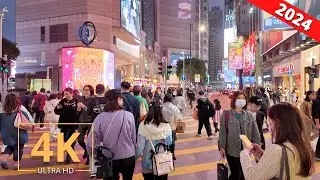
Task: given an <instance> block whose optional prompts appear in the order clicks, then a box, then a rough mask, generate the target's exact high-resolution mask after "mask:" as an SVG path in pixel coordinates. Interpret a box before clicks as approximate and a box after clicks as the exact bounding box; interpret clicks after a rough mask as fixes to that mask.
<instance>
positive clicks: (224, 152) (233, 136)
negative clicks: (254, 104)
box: [218, 91, 260, 180]
mask: <svg viewBox="0 0 320 180" xmlns="http://www.w3.org/2000/svg"><path fill="white" fill-rule="evenodd" d="M246 99H247V98H246V96H245V94H244V93H241V92H239V91H237V92H235V93H234V94H233V95H232V98H231V109H230V110H226V111H224V112H223V113H222V115H221V118H220V133H219V143H218V145H219V149H220V155H221V159H225V158H226V159H227V161H228V164H229V167H230V171H231V175H230V178H229V179H231V180H244V175H243V172H242V168H241V164H240V151H241V150H242V149H243V146H242V142H241V140H240V137H239V135H246V136H247V137H248V139H249V140H250V141H251V142H253V143H256V144H260V134H259V130H258V127H257V123H256V122H255V118H254V115H253V114H252V113H251V112H249V111H247V110H246V109H247V101H246Z"/></svg>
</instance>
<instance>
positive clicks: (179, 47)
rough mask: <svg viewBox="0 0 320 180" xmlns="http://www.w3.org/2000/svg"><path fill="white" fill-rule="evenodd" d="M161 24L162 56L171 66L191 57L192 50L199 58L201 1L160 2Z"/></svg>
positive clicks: (163, 0)
mask: <svg viewBox="0 0 320 180" xmlns="http://www.w3.org/2000/svg"><path fill="white" fill-rule="evenodd" d="M159 23H160V40H159V42H160V45H161V51H162V54H161V55H162V57H166V58H167V59H168V63H169V64H172V65H173V66H175V65H176V62H177V61H178V60H180V59H184V58H188V57H190V49H191V56H193V57H199V33H198V29H199V28H198V27H199V1H192V0H170V1H168V0H160V18H159ZM190 38H191V39H190Z"/></svg>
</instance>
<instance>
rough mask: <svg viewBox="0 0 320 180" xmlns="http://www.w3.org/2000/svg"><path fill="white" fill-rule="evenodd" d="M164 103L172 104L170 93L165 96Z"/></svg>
mask: <svg viewBox="0 0 320 180" xmlns="http://www.w3.org/2000/svg"><path fill="white" fill-rule="evenodd" d="M163 102H164V103H165V102H172V95H171V94H170V93H167V94H166V95H164V97H163Z"/></svg>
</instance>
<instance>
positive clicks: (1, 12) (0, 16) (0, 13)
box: [0, 7, 8, 101]
mask: <svg viewBox="0 0 320 180" xmlns="http://www.w3.org/2000/svg"><path fill="white" fill-rule="evenodd" d="M7 12H8V8H7V7H5V8H3V9H1V10H0V57H2V23H3V18H4V13H7ZM4 76H6V74H5V75H4ZM4 80H5V81H4V83H5V89H4V90H3V83H2V77H0V92H1V96H2V97H5V96H6V94H4V93H7V88H6V85H7V78H4ZM3 100H4V98H1V101H3Z"/></svg>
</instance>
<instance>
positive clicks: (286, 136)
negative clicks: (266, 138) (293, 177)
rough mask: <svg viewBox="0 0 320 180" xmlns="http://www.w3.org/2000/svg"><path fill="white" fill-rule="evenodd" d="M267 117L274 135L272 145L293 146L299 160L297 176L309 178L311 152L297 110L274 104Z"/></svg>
mask: <svg viewBox="0 0 320 180" xmlns="http://www.w3.org/2000/svg"><path fill="white" fill-rule="evenodd" d="M268 116H269V118H271V120H272V121H273V122H274V131H273V132H272V135H273V137H274V133H276V134H275V142H274V143H275V144H280V145H282V144H283V143H284V142H286V141H289V142H290V143H291V144H293V145H294V146H295V147H296V148H297V152H298V153H299V155H300V159H301V162H300V166H301V170H300V172H299V175H301V176H304V177H308V176H310V174H312V172H313V161H312V159H313V151H312V148H311V144H310V142H309V141H308V139H309V138H308V136H307V134H306V133H305V130H304V125H303V120H302V118H301V116H300V113H299V110H298V108H296V107H295V106H293V105H291V104H289V103H280V104H276V105H274V106H272V107H271V108H270V109H269V111H268ZM288 117H290V118H288Z"/></svg>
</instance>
